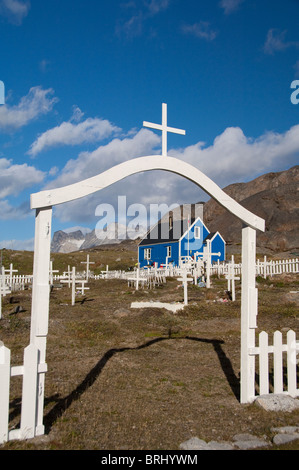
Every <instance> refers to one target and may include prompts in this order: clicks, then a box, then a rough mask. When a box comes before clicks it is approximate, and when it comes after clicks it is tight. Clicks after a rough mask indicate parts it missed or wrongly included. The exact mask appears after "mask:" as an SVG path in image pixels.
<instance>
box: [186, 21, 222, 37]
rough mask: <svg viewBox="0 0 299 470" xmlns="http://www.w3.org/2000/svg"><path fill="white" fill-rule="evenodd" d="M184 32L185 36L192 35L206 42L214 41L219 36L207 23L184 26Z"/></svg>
mask: <svg viewBox="0 0 299 470" xmlns="http://www.w3.org/2000/svg"><path fill="white" fill-rule="evenodd" d="M182 31H183V33H185V34H191V35H193V36H196V37H198V38H201V39H205V40H206V41H213V40H214V39H215V38H216V36H217V31H215V30H213V29H212V28H211V25H210V23H209V22H207V21H200V22H199V23H194V24H192V25H184V26H182Z"/></svg>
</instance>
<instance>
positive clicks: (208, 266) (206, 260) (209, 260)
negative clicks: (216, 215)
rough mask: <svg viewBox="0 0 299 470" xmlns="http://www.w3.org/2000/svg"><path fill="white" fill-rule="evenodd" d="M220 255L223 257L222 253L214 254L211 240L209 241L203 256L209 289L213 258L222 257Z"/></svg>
mask: <svg viewBox="0 0 299 470" xmlns="http://www.w3.org/2000/svg"><path fill="white" fill-rule="evenodd" d="M220 255H221V253H220V252H219V253H212V248H211V240H207V246H205V247H204V249H203V255H202V259H203V262H204V263H205V270H206V287H207V289H209V288H210V287H211V282H210V271H211V266H212V256H220Z"/></svg>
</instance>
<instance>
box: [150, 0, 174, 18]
mask: <svg viewBox="0 0 299 470" xmlns="http://www.w3.org/2000/svg"><path fill="white" fill-rule="evenodd" d="M169 3H170V0H149V1H148V2H147V4H146V6H147V8H148V11H149V12H150V13H151V14H152V15H156V14H157V13H160V11H163V10H166V9H167V8H168V6H169Z"/></svg>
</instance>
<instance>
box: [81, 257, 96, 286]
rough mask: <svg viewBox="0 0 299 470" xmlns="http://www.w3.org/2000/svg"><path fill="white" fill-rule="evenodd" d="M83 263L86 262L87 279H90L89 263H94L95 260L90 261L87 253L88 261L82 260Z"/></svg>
mask: <svg viewBox="0 0 299 470" xmlns="http://www.w3.org/2000/svg"><path fill="white" fill-rule="evenodd" d="M81 264H86V281H88V279H89V265H90V264H94V261H89V255H87V259H86V261H81Z"/></svg>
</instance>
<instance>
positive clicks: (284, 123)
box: [0, 0, 299, 249]
mask: <svg viewBox="0 0 299 470" xmlns="http://www.w3.org/2000/svg"><path fill="white" fill-rule="evenodd" d="M298 18H299V1H298V0H284V1H282V0H275V1H273V0H272V1H270V0H209V1H202V0H109V2H107V1H102V0H84V1H83V0H72V1H70V0H59V1H58V0H42V1H41V0H0V50H1V63H0V80H1V81H3V82H4V85H5V105H0V248H1V247H7V248H14V249H32V247H33V237H34V211H31V210H30V208H29V200H30V194H31V193H35V192H38V191H40V190H43V189H45V188H49V187H60V186H64V185H66V184H70V183H73V182H76V181H80V180H81V179H84V178H87V177H90V176H94V175H96V174H98V173H100V172H102V171H104V170H105V169H107V168H110V167H112V166H113V165H115V164H118V163H120V162H122V161H125V160H127V159H131V158H136V157H139V156H143V155H152V154H160V153H161V133H160V132H159V131H154V130H151V129H146V128H143V125H142V124H143V121H151V122H155V123H161V112H162V103H163V102H164V103H167V106H168V124H169V125H170V126H172V127H177V128H180V129H185V130H186V136H181V135H171V134H169V135H168V154H169V155H172V156H175V157H177V158H180V159H182V160H184V161H187V162H189V163H191V164H192V165H194V166H196V167H197V168H199V169H200V170H201V171H203V172H204V173H205V174H207V175H208V176H209V177H210V178H212V179H213V180H214V181H215V182H216V183H217V184H218V185H219V186H220V187H225V186H227V185H228V184H231V183H235V182H243V181H249V180H251V179H253V178H255V177H256V176H258V175H261V174H263V173H266V172H270V171H281V170H285V169H288V168H290V167H292V166H294V165H296V164H298V160H299V158H298V157H299V124H298V118H299V104H298V105H296V104H293V103H292V102H291V99H290V98H291V94H292V93H293V92H294V90H292V89H291V83H292V82H293V81H294V80H299V28H298V24H299V20H298ZM296 96H297V95H296ZM298 97H299V94H298ZM119 195H125V196H126V197H127V204H128V205H130V204H132V203H137V202H139V203H142V204H145V205H146V206H147V207H148V206H149V204H150V203H166V204H169V205H170V204H173V203H179V204H181V203H191V202H197V201H199V200H203V199H207V197H206V196H205V195H204V194H202V193H201V192H200V191H199V190H198V188H197V187H195V186H194V185H193V184H191V183H189V182H187V181H186V180H184V179H183V178H180V177H178V176H175V175H170V174H168V173H164V172H150V173H147V174H141V175H135V176H132V177H130V178H128V179H126V180H123V181H122V182H120V183H117V184H115V185H113V186H111V187H110V188H107V189H106V190H104V191H102V192H100V193H97V194H96V195H93V196H91V197H89V198H84V199H82V200H79V201H77V202H74V203H68V204H63V205H61V206H57V207H56V208H55V210H54V218H53V232H54V231H55V230H59V229H67V228H71V227H75V226H83V227H87V228H89V229H93V228H95V225H96V223H97V220H98V218H97V217H96V215H95V211H96V207H97V206H98V205H99V204H101V203H111V204H114V205H116V203H117V197H118V196H119Z"/></svg>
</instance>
